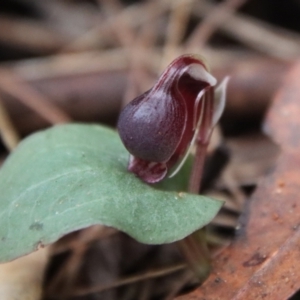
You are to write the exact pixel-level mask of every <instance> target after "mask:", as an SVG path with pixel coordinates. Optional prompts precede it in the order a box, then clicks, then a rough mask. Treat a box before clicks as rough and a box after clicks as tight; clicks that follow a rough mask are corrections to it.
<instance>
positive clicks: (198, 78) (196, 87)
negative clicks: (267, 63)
mask: <svg viewBox="0 0 300 300" xmlns="http://www.w3.org/2000/svg"><path fill="white" fill-rule="evenodd" d="M226 82H227V80H224V81H223V84H221V85H220V89H219V92H218V91H216V92H218V93H219V94H220V95H219V96H218V97H215V93H214V86H215V85H216V79H215V78H214V77H213V76H212V75H211V74H210V73H209V72H208V71H207V67H206V66H205V64H204V62H203V60H201V59H200V58H199V57H197V56H194V55H183V56H180V57H179V58H177V59H175V60H174V61H173V62H172V63H171V64H170V65H169V66H168V67H167V69H166V70H165V71H164V72H163V74H162V75H161V76H160V78H159V80H158V81H157V83H156V84H155V85H154V86H153V88H151V89H150V90H149V91H147V92H145V93H144V94H142V95H140V96H139V97H137V98H135V99H134V100H133V101H131V102H130V103H129V104H128V105H127V106H126V107H125V108H124V109H123V111H122V112H121V114H120V117H119V121H118V130H119V134H120V137H121V139H122V141H123V143H124V145H125V147H126V149H127V150H128V151H129V152H130V153H131V155H130V159H129V165H128V169H129V171H131V172H133V173H135V174H136V175H137V176H139V177H140V178H141V179H142V180H143V181H145V182H148V183H155V182H158V181H160V180H162V179H163V178H165V177H166V176H167V175H169V176H172V175H174V173H176V172H177V171H178V169H179V168H180V166H181V165H182V163H183V161H184V160H185V158H186V156H187V154H188V152H189V149H190V148H191V146H192V145H193V143H194V142H195V140H196V138H197V141H198V142H199V143H203V144H205V143H208V141H209V138H210V135H211V132H212V129H213V127H214V125H215V124H216V122H217V121H218V119H219V118H220V116H221V114H222V111H223V109H224V105H225V96H224V95H225V87H226Z"/></svg>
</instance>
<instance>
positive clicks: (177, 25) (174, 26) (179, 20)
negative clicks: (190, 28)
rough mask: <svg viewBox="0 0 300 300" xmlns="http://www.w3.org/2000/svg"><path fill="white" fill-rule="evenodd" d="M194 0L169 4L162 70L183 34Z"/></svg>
mask: <svg viewBox="0 0 300 300" xmlns="http://www.w3.org/2000/svg"><path fill="white" fill-rule="evenodd" d="M193 3H194V0H176V1H173V2H171V4H170V5H171V14H170V18H169V22H168V26H167V32H166V42H165V45H164V49H163V52H164V53H163V59H162V68H164V67H165V65H166V64H168V63H169V62H170V61H172V60H173V59H174V58H175V56H176V54H177V52H178V48H179V45H180V43H181V42H182V39H183V37H184V34H185V30H186V27H187V25H188V20H189V17H190V14H191V9H192V6H193Z"/></svg>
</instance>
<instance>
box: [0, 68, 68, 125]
mask: <svg viewBox="0 0 300 300" xmlns="http://www.w3.org/2000/svg"><path fill="white" fill-rule="evenodd" d="M0 90H2V91H4V92H5V93H8V94H9V95H11V96H13V97H15V98H17V99H18V100H19V101H21V102H22V103H23V104H25V105H26V106H28V107H30V108H31V109H33V110H34V111H36V112H37V113H38V114H40V115H41V116H42V117H43V118H44V119H45V120H48V121H49V122H50V123H52V124H58V123H67V122H70V121H71V118H70V117H69V116H68V115H67V114H66V113H65V112H63V111H62V110H61V109H60V108H59V107H58V106H56V105H55V104H54V103H53V102H51V101H50V100H49V99H47V98H46V97H45V96H44V95H42V94H40V93H39V92H38V91H37V90H34V89H33V88H31V86H30V85H28V84H26V83H25V82H24V81H22V80H21V79H20V78H18V76H17V75H15V74H14V73H12V72H10V71H7V70H0Z"/></svg>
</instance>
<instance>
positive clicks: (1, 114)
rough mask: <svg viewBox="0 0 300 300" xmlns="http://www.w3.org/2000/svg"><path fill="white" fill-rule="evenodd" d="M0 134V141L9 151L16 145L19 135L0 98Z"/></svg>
mask: <svg viewBox="0 0 300 300" xmlns="http://www.w3.org/2000/svg"><path fill="white" fill-rule="evenodd" d="M0 134H1V137H2V141H3V143H4V145H5V146H6V148H7V149H8V150H9V151H12V150H13V149H14V148H16V147H17V145H18V143H19V141H20V137H19V135H18V133H17V130H16V129H15V127H14V125H13V123H12V121H11V119H10V117H9V114H8V112H7V110H6V108H5V106H4V105H3V103H2V100H1V99H0Z"/></svg>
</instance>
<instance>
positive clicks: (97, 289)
mask: <svg viewBox="0 0 300 300" xmlns="http://www.w3.org/2000/svg"><path fill="white" fill-rule="evenodd" d="M185 268H186V264H178V265H175V266H171V267H167V268H163V269H160V270H157V271H149V272H146V273H144V274H138V275H135V276H131V277H127V278H124V279H121V280H119V281H116V282H112V283H110V284H107V285H100V286H94V287H91V288H86V289H84V288H83V289H78V290H77V291H75V292H74V296H84V295H87V294H93V293H100V292H103V291H106V290H110V289H113V288H117V287H120V286H123V285H128V284H131V283H135V282H139V281H142V280H147V279H150V278H157V277H162V276H166V275H169V274H172V273H175V272H177V271H181V270H183V269H185Z"/></svg>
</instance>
